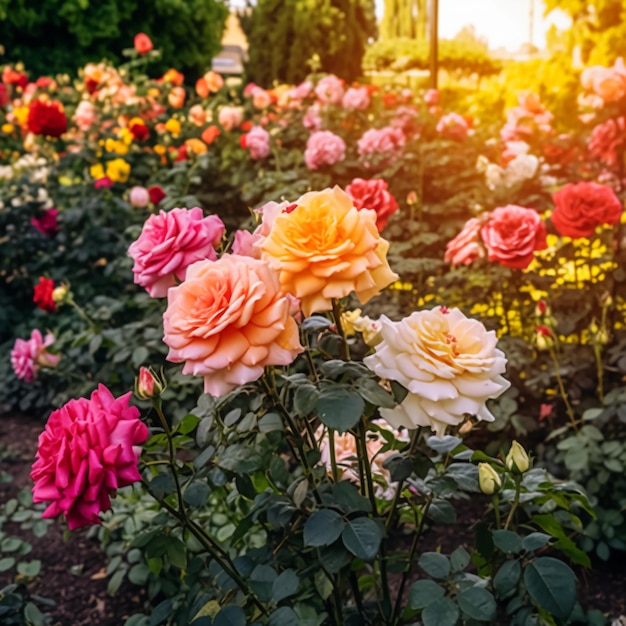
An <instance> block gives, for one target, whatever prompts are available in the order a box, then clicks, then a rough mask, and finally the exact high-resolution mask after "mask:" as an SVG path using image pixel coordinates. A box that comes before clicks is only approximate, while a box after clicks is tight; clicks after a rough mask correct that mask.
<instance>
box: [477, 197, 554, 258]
mask: <svg viewBox="0 0 626 626" xmlns="http://www.w3.org/2000/svg"><path fill="white" fill-rule="evenodd" d="M480 235H481V237H482V239H483V243H484V244H485V247H486V248H487V255H488V258H489V260H490V261H496V263H500V265H506V266H507V267H515V268H517V269H521V270H523V269H526V268H527V267H528V266H529V265H530V263H531V261H532V260H533V257H534V253H535V251H536V250H545V248H546V247H547V243H546V226H545V224H544V223H543V221H542V220H541V218H540V217H539V215H538V214H537V212H536V211H535V210H534V209H525V208H524V207H521V206H517V205H515V204H509V205H507V206H505V207H500V208H498V209H494V211H493V212H492V213H491V215H490V216H489V219H488V220H487V223H486V224H485V225H484V226H483V227H482V229H481V231H480Z"/></svg>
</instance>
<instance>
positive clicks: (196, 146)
mask: <svg viewBox="0 0 626 626" xmlns="http://www.w3.org/2000/svg"><path fill="white" fill-rule="evenodd" d="M185 145H186V146H187V150H188V151H190V152H193V153H194V154H204V153H205V152H207V150H208V148H207V147H206V144H205V143H204V141H200V140H199V139H196V138H195V137H192V138H191V139H187V140H185Z"/></svg>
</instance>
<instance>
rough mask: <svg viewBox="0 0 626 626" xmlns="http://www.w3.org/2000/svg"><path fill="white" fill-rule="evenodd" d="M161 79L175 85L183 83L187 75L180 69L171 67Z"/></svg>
mask: <svg viewBox="0 0 626 626" xmlns="http://www.w3.org/2000/svg"><path fill="white" fill-rule="evenodd" d="M161 80H162V81H163V82H164V83H172V84H173V85H182V84H183V82H184V81H185V77H184V76H183V75H182V74H181V73H180V72H179V71H177V70H175V69H174V68H171V69H169V70H167V72H165V74H163V77H162V78H161Z"/></svg>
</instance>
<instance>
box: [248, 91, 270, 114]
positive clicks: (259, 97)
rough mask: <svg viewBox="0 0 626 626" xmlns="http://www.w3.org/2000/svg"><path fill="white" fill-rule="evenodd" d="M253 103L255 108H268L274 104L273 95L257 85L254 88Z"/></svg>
mask: <svg viewBox="0 0 626 626" xmlns="http://www.w3.org/2000/svg"><path fill="white" fill-rule="evenodd" d="M252 104H253V105H254V108H255V109H267V107H268V106H269V105H270V104H272V97H271V96H270V94H269V93H268V92H267V91H265V89H263V88H262V87H256V88H255V89H253V90H252Z"/></svg>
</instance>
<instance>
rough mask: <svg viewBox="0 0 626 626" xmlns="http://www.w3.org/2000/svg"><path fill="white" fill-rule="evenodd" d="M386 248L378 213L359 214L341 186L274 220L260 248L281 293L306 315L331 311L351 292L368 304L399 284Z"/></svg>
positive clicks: (308, 198) (304, 201) (311, 197)
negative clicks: (291, 297)
mask: <svg viewBox="0 0 626 626" xmlns="http://www.w3.org/2000/svg"><path fill="white" fill-rule="evenodd" d="M388 249H389V242H388V241H386V240H385V239H383V238H382V237H381V236H380V234H379V232H378V229H377V228H376V212H375V211H370V210H367V209H364V210H361V211H359V210H358V209H356V207H355V206H354V204H353V202H352V198H350V196H349V195H348V194H347V193H346V192H345V191H343V190H342V189H340V188H339V187H334V188H333V189H325V190H324V191H318V192H315V191H314V192H310V193H306V194H304V195H303V196H302V197H301V198H300V199H299V200H298V201H297V202H296V207H295V208H294V209H293V210H292V211H290V212H288V213H281V214H280V215H278V216H277V217H276V219H275V221H274V224H273V226H272V230H271V231H270V234H269V235H268V237H267V238H266V239H265V241H264V242H263V244H262V254H263V258H264V259H266V260H267V261H268V262H269V263H270V265H271V266H272V267H273V268H275V269H277V270H278V271H279V272H280V284H281V286H282V288H283V291H286V292H289V293H291V294H293V295H294V296H296V297H297V298H300V300H301V302H302V311H303V312H304V314H305V315H307V316H309V315H311V313H314V312H316V311H329V310H331V309H332V302H331V299H333V298H343V297H344V296H347V295H348V294H349V293H350V292H351V291H354V292H355V293H356V295H357V296H358V298H359V299H360V300H361V302H367V301H368V300H369V299H370V298H372V297H373V296H375V295H377V294H378V293H380V291H381V289H383V288H385V287H386V286H387V285H389V284H390V283H392V282H393V281H395V280H397V278H398V276H397V275H396V274H395V273H394V272H392V271H391V269H390V268H389V264H388V263H387V258H386V257H387V250H388Z"/></svg>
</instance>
